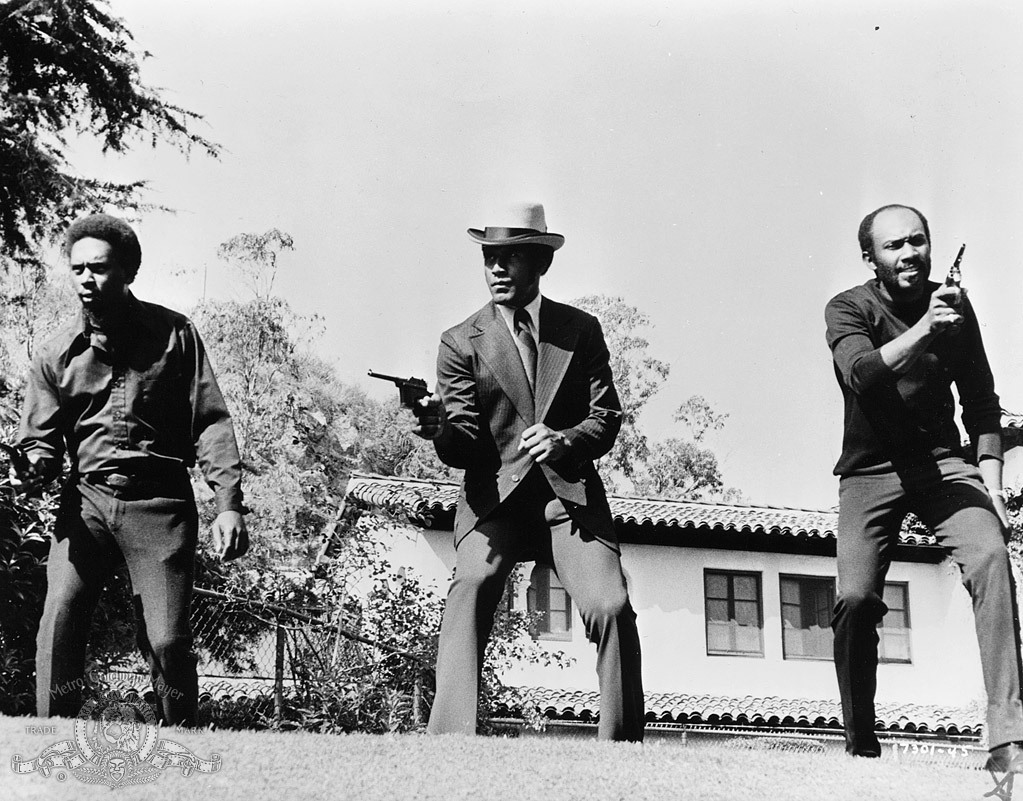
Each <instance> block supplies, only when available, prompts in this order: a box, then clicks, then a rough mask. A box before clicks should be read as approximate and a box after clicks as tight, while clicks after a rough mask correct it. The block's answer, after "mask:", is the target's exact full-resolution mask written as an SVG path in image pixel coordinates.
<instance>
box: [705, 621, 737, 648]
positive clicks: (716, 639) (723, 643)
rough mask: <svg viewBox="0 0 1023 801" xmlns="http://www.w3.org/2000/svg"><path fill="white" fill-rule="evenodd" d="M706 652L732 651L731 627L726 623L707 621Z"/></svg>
mask: <svg viewBox="0 0 1023 801" xmlns="http://www.w3.org/2000/svg"><path fill="white" fill-rule="evenodd" d="M707 650H708V651H731V650H732V627H731V626H730V625H729V624H728V623H717V622H714V621H710V620H708V621H707Z"/></svg>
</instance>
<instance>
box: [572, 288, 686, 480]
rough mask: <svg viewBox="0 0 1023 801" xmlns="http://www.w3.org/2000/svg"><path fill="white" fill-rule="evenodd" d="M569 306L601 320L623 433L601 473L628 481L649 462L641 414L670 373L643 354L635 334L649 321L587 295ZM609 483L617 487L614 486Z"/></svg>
mask: <svg viewBox="0 0 1023 801" xmlns="http://www.w3.org/2000/svg"><path fill="white" fill-rule="evenodd" d="M572 305H573V306H578V307H579V308H580V309H583V310H585V311H588V312H589V313H590V314H592V315H594V316H596V317H597V318H598V319H599V320H600V324H601V327H602V328H603V330H604V339H605V340H606V341H607V347H608V351H610V353H611V371H612V373H613V374H614V379H615V387H616V388H617V390H618V396H619V398H620V399H621V402H622V430H621V432H620V433H619V434H618V439H617V440H616V441H615V444H614V447H613V448H612V449H611V452H610V453H609V454H608V455H607V456H605V457H604V459H603V460H602V462H601V466H602V468H603V470H604V472H605V473H610V474H611V475H613V474H620V475H622V476H623V477H625V478H626V479H630V478H632V476H633V475H634V473H635V472H636V470H637V467H638V466H639V465H641V464H643V463H645V462H646V460H647V459H648V458H649V456H650V444H649V442H648V440H647V436H646V434H644V433H643V431H642V429H641V428H640V427H639V415H640V412H642V411H643V407H644V406H646V403H647V401H649V400H650V398H652V397H653V396H654V395H655V394H657V392H658V391H659V390H660V389H661V387H662V386H663V385H664V382H665V380H666V379H667V378H668V373H669V372H670V370H671V368H670V366H669V365H668V364H667V363H665V362H662V361H661V360H659V359H655V358H654V357H652V356H650V355H649V354H648V353H647V349H648V348H649V347H650V343H649V342H648V341H647V340H646V339H645V338H643V337H642V336H640V334H639V331H640V330H641V329H643V328H647V327H648V326H649V325H650V318H649V317H648V316H647V315H645V314H643V312H641V311H640V310H639V309H637V308H635V307H634V306H630V305H628V304H627V303H626V302H625V301H624V300H623V299H622V298H620V297H615V298H609V297H607V296H604V295H587V296H586V297H582V298H577V299H576V300H574V301H572ZM611 483H612V486H613V485H615V484H617V482H615V481H614V480H612V482H611Z"/></svg>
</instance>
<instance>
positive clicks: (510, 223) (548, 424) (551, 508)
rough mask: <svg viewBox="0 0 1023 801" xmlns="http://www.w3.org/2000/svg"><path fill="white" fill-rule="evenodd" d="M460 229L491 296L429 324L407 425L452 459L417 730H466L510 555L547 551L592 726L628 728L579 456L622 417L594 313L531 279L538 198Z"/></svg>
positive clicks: (632, 665) (619, 586)
mask: <svg viewBox="0 0 1023 801" xmlns="http://www.w3.org/2000/svg"><path fill="white" fill-rule="evenodd" d="M498 222H500V223H501V225H498V226H488V227H486V228H484V229H476V228H470V229H469V236H470V237H471V238H472V239H473V240H475V241H476V242H478V243H479V244H481V245H482V246H483V265H484V270H483V272H484V276H485V278H486V281H487V286H488V287H489V289H490V295H491V302H490V303H488V304H487V305H486V306H484V307H483V308H482V309H480V310H479V311H477V312H476V313H474V314H473V315H471V316H470V317H469V318H468V319H467V320H465V321H464V322H462V323H460V324H459V325H456V326H455V327H454V328H451V329H449V330H447V331H445V332H444V333H443V334H442V335H441V344H440V354H439V356H438V359H437V394H435V395H433V396H432V397H431V398H428V399H424V400H423V401H422V404H423V406H424V408H423V409H422V410H420V416H419V424H418V426H417V428H416V429H415V431H416V433H417V434H419V435H420V436H422V437H425V438H427V439H432V440H433V442H434V445H435V446H436V449H437V453H438V455H439V456H440V458H441V460H443V461H444V462H445V463H446V464H448V465H450V466H452V467H457V468H462V469H464V470H465V475H464V480H463V482H462V489H461V493H460V495H459V498H458V508H457V511H456V514H455V547H456V563H455V578H454V580H453V582H452V584H451V589H450V591H449V593H448V598H447V604H446V606H445V609H444V619H443V623H442V625H441V635H440V652H439V654H438V657H437V696H436V700H435V701H434V705H433V711H432V714H431V715H430V725H429V730H430V732H431V733H435V734H441V733H447V732H461V733H466V734H472V733H474V732H475V730H476V712H477V693H478V689H479V676H480V668H481V665H482V662H483V653H484V650H485V649H486V644H487V639H488V637H489V636H490V630H491V627H492V625H493V618H494V612H495V610H496V609H497V605H498V602H499V601H500V599H501V596H502V594H503V591H504V585H505V581H506V579H507V578H508V575H509V573H510V572H511V570H512V568H513V567H514V566H515V564H516V562H519V561H525V560H527V559H537V560H538V561H542V562H546V563H548V564H551V565H553V567H554V569H555V570H556V571H557V574H558V577H559V578H560V580H561V582H562V583H563V585H564V587H565V589H566V590H567V591H568V594H569V596H570V597H571V598H572V601H573V602H574V603H575V605H576V607H577V608H578V610H579V613H580V615H581V617H582V619H583V622H584V624H585V626H586V634H587V636H588V637H589V639H590V641H591V642H593V643H595V644H596V646H597V674H598V676H599V681H600V698H601V700H600V724H599V729H598V735H599V737H600V738H601V739H609V740H641V739H642V738H643V687H642V681H641V677H640V647H639V635H638V632H637V630H636V615H635V612H634V611H633V609H632V605H631V604H630V603H629V595H628V591H627V589H626V584H625V577H624V575H623V573H622V567H621V561H620V552H619V548H618V541H617V537H616V535H615V530H614V524H613V522H612V519H611V512H610V509H609V507H608V503H607V497H606V495H605V493H604V486H603V484H602V483H601V480H600V477H599V476H598V475H597V471H596V469H595V468H594V466H593V462H594V460H595V459H598V458H600V457H601V456H603V455H604V454H605V453H607V452H608V451H609V450H610V449H611V446H612V445H613V444H614V441H615V437H616V436H617V435H618V430H619V429H620V427H621V405H620V404H619V401H618V394H617V392H616V391H615V387H614V383H613V381H612V377H611V369H610V367H609V364H608V350H607V346H606V345H605V343H604V336H603V333H602V332H601V328H600V323H599V322H598V321H597V319H596V318H595V317H592V316H591V315H589V314H587V313H586V312H583V311H581V310H579V309H576V308H573V307H571V306H566V305H564V304H561V303H557V302H555V301H553V300H550V299H549V298H544V297H542V296H541V295H540V279H541V277H542V276H543V275H544V274H545V273H546V272H547V270H548V268H549V267H550V265H551V261H552V259H553V256H554V251H555V250H557V249H558V248H560V247H561V246H562V245H563V244H564V242H565V239H564V237H563V236H561V235H560V234H554V233H550V232H548V231H547V224H546V220H545V216H544V209H543V206H541V205H540V204H538V203H530V204H520V205H518V206H516V207H514V208H513V209H511V210H510V211H509V212H508V213H507V215H506V216H505V217H504V218H502V219H500V220H498Z"/></svg>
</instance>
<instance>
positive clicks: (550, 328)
mask: <svg viewBox="0 0 1023 801" xmlns="http://www.w3.org/2000/svg"><path fill="white" fill-rule="evenodd" d="M538 339H539V341H538V342H537V367H536V373H537V374H536V392H535V397H534V393H533V392H532V391H531V390H530V388H529V382H528V380H527V379H526V373H525V369H524V368H523V366H522V359H521V357H520V356H519V351H518V349H517V348H516V346H515V342H514V340H513V339H512V335H511V332H510V331H509V330H508V326H507V325H506V324H505V322H504V320H503V318H502V317H501V314H500V312H499V311H498V310H497V308H496V306H495V305H494V304H493V303H488V304H487V305H486V306H484V307H483V308H482V309H480V310H479V311H478V312H476V313H475V314H473V315H472V316H471V317H469V318H468V319H466V320H465V321H463V322H462V323H459V324H458V325H456V326H454V327H453V328H450V329H448V330H447V331H445V332H444V333H443V334H442V335H441V343H440V352H439V355H438V357H437V391H438V393H439V394H440V396H441V398H442V399H443V400H444V406H445V408H446V410H447V415H448V422H449V424H450V426H451V432H452V436H451V437H450V439H445V441H444V442H443V443H440V442H437V441H436V440H435V444H436V446H437V454H438V456H440V458H441V460H442V461H443V462H444V463H445V464H448V465H450V466H451V467H457V468H463V469H464V470H465V475H464V477H463V480H462V487H461V492H460V495H459V499H458V507H457V511H456V513H455V542H456V544H457V543H458V542H460V541H461V539H462V537H464V536H465V535H466V534H467V533H468V532H469V531H471V530H472V529H473V527H474V526H475V525H476V523H477V522H478V521H479V520H481V519H483V518H485V517H486V516H487V515H489V514H490V513H491V512H493V511H494V509H495V508H496V507H497V506H498V504H500V503H501V502H502V501H504V500H505V499H506V498H507V497H508V496H509V495H510V494H511V493H512V491H513V490H514V489H515V488H516V487H517V486H518V485H519V483H520V482H521V481H522V480H523V479H525V477H526V474H527V473H528V472H529V470H530V469H540V470H542V472H543V475H544V477H545V478H546V480H547V482H548V483H549V484H550V486H551V488H552V489H553V490H554V493H555V494H556V495H557V496H558V497H559V498H560V499H562V501H564V502H565V507H566V509H567V510H568V511H569V513H570V514H571V515H572V517H573V519H575V520H576V522H577V523H578V524H579V525H580V526H581V527H582V528H583V529H585V530H586V531H588V532H589V533H590V534H592V535H593V536H595V537H597V538H599V539H601V540H604V541H606V542H608V543H612V544H614V545H615V549H616V550H617V537H616V535H615V531H614V524H613V522H612V520H611V513H610V510H609V508H608V504H607V496H606V494H605V492H604V485H603V483H602V482H601V480H600V477H599V476H598V475H597V471H596V468H595V467H594V466H593V461H594V460H595V459H598V458H600V457H601V456H603V455H604V454H605V453H607V452H608V451H609V450H610V449H611V446H612V445H613V444H614V441H615V437H616V436H617V435H618V431H619V429H620V428H621V415H622V410H621V404H620V402H619V400H618V393H617V392H616V390H615V387H614V382H613V380H612V376H611V368H610V365H609V363H608V360H609V356H608V350H607V345H606V344H605V342H604V334H603V332H602V331H601V328H600V323H599V322H598V321H597V318H595V317H593V316H592V315H590V314H587V313H586V312H584V311H582V310H580V309H576V308H574V307H572V306H567V305H565V304H563V303H557V302H555V301H552V300H549V299H548V298H544V300H543V305H542V306H541V307H540V321H539V337H538ZM537 422H542V423H545V424H546V425H547V426H549V427H550V428H552V429H554V430H556V431H561V432H562V433H563V434H564V435H565V437H566V439H567V441H568V445H569V453H568V455H567V456H566V457H564V458H562V459H560V460H558V461H557V462H556V463H547V464H542V465H536V464H535V463H534V462H533V460H532V458H531V457H530V456H529V454H528V453H526V452H520V451H519V449H518V446H519V439H520V437H521V435H522V432H523V431H524V430H525V429H527V428H528V427H529V426H531V425H533V424H534V423H537Z"/></svg>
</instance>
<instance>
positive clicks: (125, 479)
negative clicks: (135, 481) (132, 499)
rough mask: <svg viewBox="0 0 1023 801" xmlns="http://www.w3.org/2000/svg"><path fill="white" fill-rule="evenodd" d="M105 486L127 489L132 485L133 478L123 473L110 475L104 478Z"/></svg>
mask: <svg viewBox="0 0 1023 801" xmlns="http://www.w3.org/2000/svg"><path fill="white" fill-rule="evenodd" d="M103 483H104V484H106V485H107V486H108V487H111V488H112V489H119V490H123V489H127V488H128V487H130V486H131V485H132V480H131V476H126V475H123V474H121V473H108V474H107V475H106V476H104V481H103Z"/></svg>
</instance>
